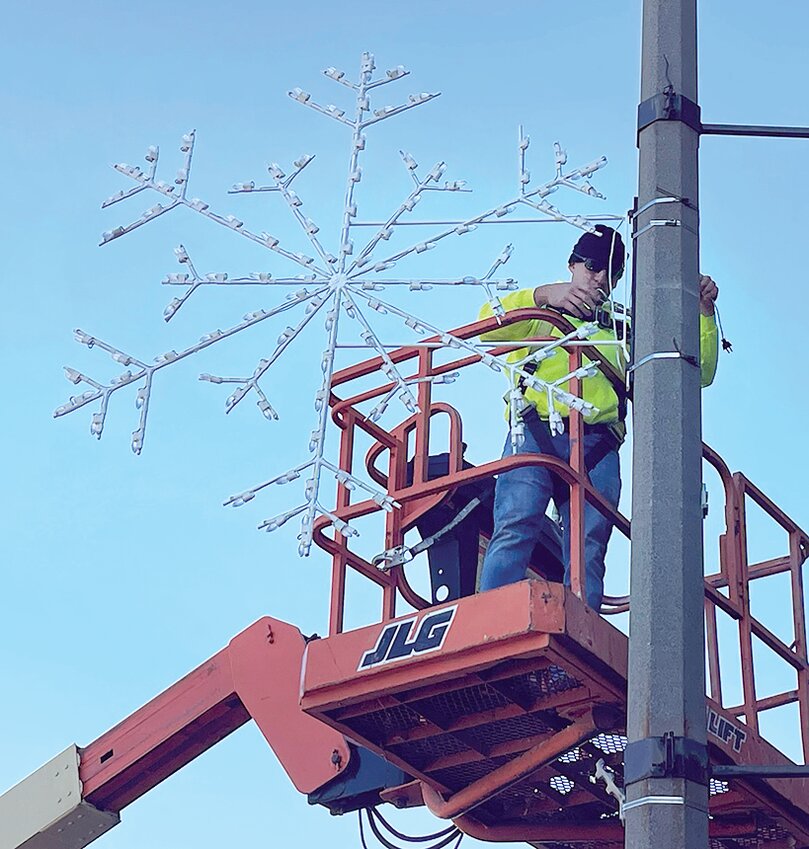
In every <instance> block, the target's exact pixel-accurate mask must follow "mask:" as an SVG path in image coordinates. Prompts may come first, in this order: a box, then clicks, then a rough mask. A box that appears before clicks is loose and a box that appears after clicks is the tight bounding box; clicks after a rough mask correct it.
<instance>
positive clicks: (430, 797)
mask: <svg viewBox="0 0 809 849" xmlns="http://www.w3.org/2000/svg"><path fill="white" fill-rule="evenodd" d="M595 730H596V724H595V721H594V719H593V714H592V711H586V712H585V714H584V716H582V717H581V718H579V719H577V720H576V721H575V722H573V723H572V724H571V725H568V726H567V728H564V729H562V730H561V731H557V732H556V733H555V734H552V735H550V736H548V737H545V738H544V739H542V740H541V741H540V742H539V743H537V744H536V746H532V747H531V748H530V749H528V750H527V751H525V752H522V754H519V755H517V756H516V757H514V758H512V759H511V760H509V761H506V763H504V764H503V765H502V766H499V767H496V768H495V769H493V770H492V771H491V772H490V773H488V774H487V775H485V776H483V777H482V778H479V779H478V780H477V781H475V782H474V783H472V784H469V785H467V786H466V787H464V788H463V790H459V791H458V792H457V793H454V794H453V795H452V796H451V797H450V798H449V799H445V798H444V797H443V796H442V795H441V794H440V793H439V792H438V791H437V790H434V789H433V788H432V787H430V785H429V784H427V783H424V785H423V789H422V794H423V798H424V804H425V805H426V806H427V808H428V809H429V811H430V812H431V813H433V814H435V815H436V816H437V817H441V819H454V818H456V817H459V816H462V815H464V814H468V813H469V811H471V810H472V809H473V808H476V807H477V806H478V805H480V804H482V803H483V802H487V801H488V800H489V799H490V798H491V796H492V794H493V793H500V792H502V791H503V790H506V789H508V788H509V787H511V786H513V785H514V784H517V783H518V782H520V781H522V780H523V779H525V778H528V777H529V776H530V775H532V774H533V773H535V772H536V771H537V770H538V769H539V768H540V767H541V766H544V765H545V764H546V763H549V762H550V761H552V760H554V759H555V758H558V757H559V755H562V754H564V753H565V752H566V751H568V750H569V749H572V748H573V747H574V746H577V745H578V744H579V743H582V742H584V741H585V740H586V739H587V738H588V737H592V736H593V733H594V732H595Z"/></svg>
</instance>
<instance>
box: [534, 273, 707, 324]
mask: <svg viewBox="0 0 809 849" xmlns="http://www.w3.org/2000/svg"><path fill="white" fill-rule="evenodd" d="M718 297H719V287H718V286H717V285H716V283H714V282H713V280H712V279H711V278H710V277H708V276H707V275H706V274H700V276H699V311H700V312H701V313H702V314H703V315H713V314H714V303H715V301H716V299H717V298H718ZM534 298H535V299H536V295H535V296H534Z"/></svg>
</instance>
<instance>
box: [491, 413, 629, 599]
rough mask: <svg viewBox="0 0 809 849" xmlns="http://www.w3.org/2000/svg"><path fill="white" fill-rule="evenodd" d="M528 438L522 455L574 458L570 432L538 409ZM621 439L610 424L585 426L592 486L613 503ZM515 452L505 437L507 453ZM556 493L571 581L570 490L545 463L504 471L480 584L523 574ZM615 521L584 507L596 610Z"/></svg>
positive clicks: (528, 424) (590, 593)
mask: <svg viewBox="0 0 809 849" xmlns="http://www.w3.org/2000/svg"><path fill="white" fill-rule="evenodd" d="M524 421H525V443H524V445H523V446H522V448H521V449H520V452H519V453H521V454H551V455H553V456H555V457H558V458H559V459H560V460H564V461H565V462H569V461H570V441H569V438H568V434H567V432H565V433H563V434H560V435H557V436H552V435H551V432H550V428H549V427H548V423H547V421H543V420H542V419H540V418H539V417H538V416H537V415H536V414H528V415H526V416H525V419H524ZM618 447H619V444H618V440H617V438H616V437H615V435H614V434H613V433H612V431H611V430H610V428H609V427H608V426H607V425H589V426H588V425H585V428H584V461H585V465H586V467H587V471H588V473H589V475H590V482H591V483H592V485H593V487H594V488H595V489H596V490H598V492H600V493H601V495H603V496H604V498H606V500H607V501H608V502H609V503H610V504H612V505H613V506H614V507H617V506H618V498H619V496H620V494H621V469H620V465H619V462H618ZM511 454H512V449H511V440H510V438H507V439H506V446H505V448H504V449H503V456H504V457H510V456H511ZM551 498H553V500H554V502H555V503H556V507H557V509H558V510H559V513H560V515H561V517H562V526H563V528H564V531H565V532H564V534H563V559H564V563H565V585H566V586H570V535H569V532H568V529H569V527H570V489H569V487H568V485H567V484H566V483H565V482H564V481H562V480H561V479H559V478H558V477H556V475H554V473H553V472H552V471H551V470H550V469H547V468H542V467H540V466H522V467H519V468H516V469H512V470H511V471H508V472H503V473H501V474H500V475H499V476H498V478H497V486H496V488H495V495H494V533H493V535H492V539H491V542H490V543H489V548H488V550H487V552H486V557H485V559H484V561H483V568H482V571H481V576H480V589H481V590H491V589H494V588H495V587H502V586H503V585H505V584H512V583H514V582H515V581H520V580H522V579H523V578H524V577H525V574H526V570H527V568H528V561H529V559H530V557H531V553H532V551H533V550H534V546H535V544H536V542H537V540H538V537H539V530H540V526H541V522H542V517H543V515H544V513H545V510H546V508H547V506H548V503H549V502H550V500H551ZM611 533H612V522H611V521H610V520H609V519H607V518H606V517H605V516H603V515H602V514H601V513H600V512H599V511H598V510H597V509H596V508H595V507H593V506H591V505H590V504H587V505H586V506H585V510H584V557H585V579H584V583H585V594H586V599H585V600H586V602H587V604H588V605H589V606H590V607H592V608H593V610H599V609H600V607H601V598H602V596H603V594H604V557H605V555H606V553H607V543H608V542H609V539H610V534H611Z"/></svg>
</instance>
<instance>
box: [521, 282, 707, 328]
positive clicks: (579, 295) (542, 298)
mask: <svg viewBox="0 0 809 849" xmlns="http://www.w3.org/2000/svg"><path fill="white" fill-rule="evenodd" d="M708 279H710V278H708ZM604 298H605V295H604V292H603V290H602V289H601V288H600V287H599V285H598V282H597V281H596V280H585V281H580V280H572V281H571V282H570V283H547V284H546V285H545V286H537V287H536V289H534V303H535V304H536V305H537V306H538V307H553V309H557V310H562V311H564V312H566V313H570V315H574V316H576V318H590V317H591V316H592V314H593V312H594V311H595V308H596V307H597V306H598V305H599V304H600V303H601V302H602V301H603V300H604Z"/></svg>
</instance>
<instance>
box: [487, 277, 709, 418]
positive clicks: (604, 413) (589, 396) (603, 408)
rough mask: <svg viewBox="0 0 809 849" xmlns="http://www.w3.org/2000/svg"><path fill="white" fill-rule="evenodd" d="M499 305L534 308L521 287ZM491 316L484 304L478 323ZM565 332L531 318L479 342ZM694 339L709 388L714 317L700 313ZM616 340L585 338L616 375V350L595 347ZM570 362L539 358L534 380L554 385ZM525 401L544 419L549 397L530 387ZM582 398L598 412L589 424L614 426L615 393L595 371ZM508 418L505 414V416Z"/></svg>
mask: <svg viewBox="0 0 809 849" xmlns="http://www.w3.org/2000/svg"><path fill="white" fill-rule="evenodd" d="M501 302H502V304H503V307H504V308H505V309H506V311H508V310H516V309H522V308H525V307H535V306H536V304H535V303H534V290H533V289H520V290H519V291H517V292H511V293H510V294H508V295H506V296H505V297H503V298H501ZM492 315H493V312H492V308H491V305H490V304H489V303H486V304H484V305H483V308H482V309H481V311H480V315H479V316H478V318H479V319H483V318H491V316H492ZM565 319H566V320H567V321H569V322H570V323H571V324H572V325H573V326H574V327H579V326H580V325H582V324H586V323H587V322H586V321H585V320H582V319H578V318H575V317H574V316H572V315H565ZM563 335H564V334H563V333H562V331H560V330H559V329H558V328H557V327H554V326H553V325H552V324H550V323H549V322H547V321H540V320H538V319H530V320H528V321H518V322H515V323H514V324H509V325H507V326H504V327H500V328H497V329H496V330H490V331H489V332H488V333H484V334H483V335H482V336H481V337H480V338H481V340H482V341H484V342H508V341H511V340H516V339H528V338H530V337H532V336H548V337H552V338H559V337H560V336H563ZM699 335H700V372H701V377H702V386H710V384H711V383H713V379H714V375H715V374H716V362H717V357H718V355H719V334H718V332H717V329H716V321H715V320H714V317H713V316H710V315H702V314H700V317H699ZM607 340H612V341H614V340H615V334H614V332H613V330H612V328H602V327H599V329H598V331H597V332H596V333H594V334H593V335H592V336H590V337H589V338H588V339H587V341H588V342H592V343H593V344H594V345H595V346H596V348H598V350H599V352H600V353H601V354H602V355H603V357H604V358H605V359H606V360H607V361H608V362H609V363H610V364H611V365H613V366H614V367H615V369H616V370H617V371H618V372H619V373H620V374H624V372H625V370H626V363H625V362H624V357H623V354H622V352H621V349H620V347H619V346H618V345H615V344H613V345H599V344H598V343H599V342H600V341H607ZM530 352H531V348H529V347H525V348H519V349H518V350H516V351H512V352H511V353H510V354H509V355H508V357H507V358H506V359H507V361H508V362H510V363H513V362H516V361H517V360H520V359H522V358H523V357H526V356H527V355H528V354H529V353H530ZM590 362H592V360H590V359H589V358H588V357H582V364H583V365H586V364H587V363H590ZM570 371H571V369H570V362H569V359H568V357H567V355H566V354H565V353H564V351H561V350H560V351H559V353H557V354H556V355H554V356H552V357H549V358H548V359H547V360H542V361H541V362H540V363H539V364H538V365H537V370H536V372H535V374H536V377H537V378H539V379H540V380H543V381H545V382H546V383H554V382H555V381H557V380H559V379H560V378H562V377H564V376H565V375H566V374H569V373H570ZM562 388H563V389H565V390H568V385H567V384H562ZM524 394H525V399H526V401H528V403H529V404H531V405H532V406H534V407H535V408H536V410H537V413H538V414H539V416H540V418H542V419H547V418H548V399H547V394H546V393H545V392H541V391H539V392H538V391H537V390H536V389H532V388H531V387H525V389H524ZM582 396H583V398H584V400H585V401H588V402H589V403H590V404H592V405H593V406H594V407H596V408H597V410H598V412H596V413H592V414H591V415H589V416H587V417H586V421H587V422H588V424H613V423H615V422H617V421H619V420H620V416H619V404H618V396H617V395H616V393H615V389H614V388H613V386H612V384H611V383H610V381H609V380H608V379H607V378H606V377H605V376H604V375H603V374H602V373H601V372H600V371H599V372H598V373H597V374H596V375H594V376H593V377H585V378H584V379H583V380H582ZM554 407H555V408H556V410H557V411H558V412H559V413H560V414H561V415H562V416H567V415H569V413H570V411H569V410H568V408H567V407H565V406H563V405H562V404H560V403H559V402H558V401H556V400H555V401H554ZM506 415H508V412H507V413H506Z"/></svg>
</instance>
